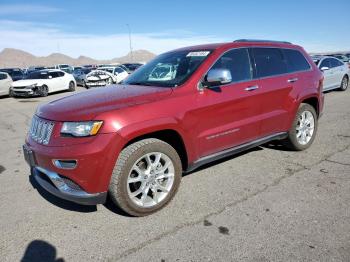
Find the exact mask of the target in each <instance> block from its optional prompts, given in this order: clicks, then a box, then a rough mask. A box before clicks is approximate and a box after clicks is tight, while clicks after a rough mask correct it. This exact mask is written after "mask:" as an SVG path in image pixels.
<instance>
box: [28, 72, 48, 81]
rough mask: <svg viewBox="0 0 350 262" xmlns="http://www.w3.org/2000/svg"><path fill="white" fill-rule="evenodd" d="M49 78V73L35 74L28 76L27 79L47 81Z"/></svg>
mask: <svg viewBox="0 0 350 262" xmlns="http://www.w3.org/2000/svg"><path fill="white" fill-rule="evenodd" d="M48 76H49V75H48V73H47V72H33V73H30V74H29V75H27V77H26V79H47V78H48Z"/></svg>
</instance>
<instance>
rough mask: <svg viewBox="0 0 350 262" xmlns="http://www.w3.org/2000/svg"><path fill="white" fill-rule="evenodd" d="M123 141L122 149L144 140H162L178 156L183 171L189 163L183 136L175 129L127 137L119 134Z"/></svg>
mask: <svg viewBox="0 0 350 262" xmlns="http://www.w3.org/2000/svg"><path fill="white" fill-rule="evenodd" d="M121 135H122V137H123V139H124V144H123V146H122V148H125V147H127V146H129V145H131V144H133V143H135V142H137V141H140V140H143V139H146V138H156V139H159V140H162V141H164V142H166V143H168V144H169V145H171V146H172V147H173V148H174V149H175V150H176V151H177V152H178V154H179V156H180V159H181V162H182V167H183V170H186V168H187V167H188V163H189V152H188V148H189V146H186V142H185V139H184V136H183V135H182V134H181V132H179V131H178V130H177V129H175V128H171V127H164V128H160V127H158V128H153V129H152V130H149V129H148V130H143V131H140V130H139V131H138V132H137V133H131V134H128V135H125V134H124V135H123V134H121Z"/></svg>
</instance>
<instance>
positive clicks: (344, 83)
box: [339, 75, 349, 91]
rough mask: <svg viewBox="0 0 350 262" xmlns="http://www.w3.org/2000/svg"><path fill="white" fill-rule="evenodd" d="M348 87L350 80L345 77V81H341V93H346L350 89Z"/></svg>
mask: <svg viewBox="0 0 350 262" xmlns="http://www.w3.org/2000/svg"><path fill="white" fill-rule="evenodd" d="M348 85H349V78H348V77H347V76H346V75H345V76H344V77H343V79H342V80H341V84H340V88H339V89H340V90H341V91H345V90H346V89H348Z"/></svg>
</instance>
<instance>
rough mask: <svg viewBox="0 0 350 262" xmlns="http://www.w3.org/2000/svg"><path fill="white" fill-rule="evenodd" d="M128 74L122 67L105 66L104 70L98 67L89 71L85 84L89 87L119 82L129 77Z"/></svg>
mask: <svg viewBox="0 0 350 262" xmlns="http://www.w3.org/2000/svg"><path fill="white" fill-rule="evenodd" d="M112 70H113V71H112ZM110 71H112V72H113V73H111V72H110ZM128 75H129V74H128V73H127V72H126V71H125V70H124V69H122V68H114V67H110V68H109V67H104V68H103V70H102V69H98V70H94V71H91V72H90V73H88V74H87V75H86V82H85V84H86V87H87V88H90V87H98V86H106V85H112V84H118V83H120V82H121V81H123V80H124V79H125V78H126V77H128Z"/></svg>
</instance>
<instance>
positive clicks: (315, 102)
mask: <svg viewBox="0 0 350 262" xmlns="http://www.w3.org/2000/svg"><path fill="white" fill-rule="evenodd" d="M302 103H303V104H309V105H310V106H312V107H313V108H314V109H315V111H316V114H317V117H319V116H320V108H319V101H318V98H317V96H311V97H307V98H304V99H302V100H301V102H300V104H302Z"/></svg>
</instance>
